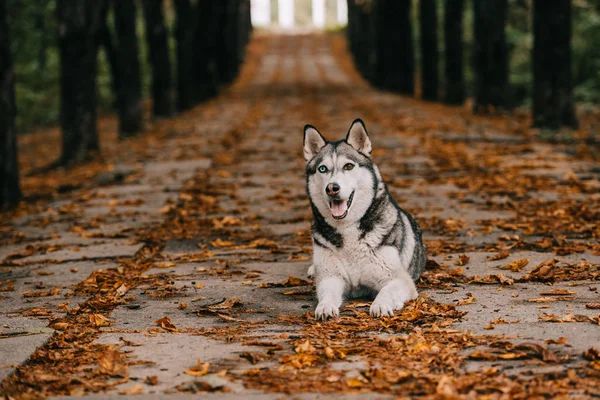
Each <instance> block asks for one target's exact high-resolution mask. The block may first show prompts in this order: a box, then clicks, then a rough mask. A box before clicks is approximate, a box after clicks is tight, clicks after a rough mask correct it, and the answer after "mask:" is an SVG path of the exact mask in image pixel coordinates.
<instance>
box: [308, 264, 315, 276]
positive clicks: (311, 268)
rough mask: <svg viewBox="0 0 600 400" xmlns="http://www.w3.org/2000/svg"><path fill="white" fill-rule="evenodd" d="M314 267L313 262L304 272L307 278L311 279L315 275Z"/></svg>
mask: <svg viewBox="0 0 600 400" xmlns="http://www.w3.org/2000/svg"><path fill="white" fill-rule="evenodd" d="M315 268H316V267H315V264H313V265H311V266H310V267H308V271H307V272H306V275H308V279H312V278H314V277H315Z"/></svg>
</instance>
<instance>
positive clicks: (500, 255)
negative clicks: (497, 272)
mask: <svg viewBox="0 0 600 400" xmlns="http://www.w3.org/2000/svg"><path fill="white" fill-rule="evenodd" d="M508 256H510V253H509V252H508V251H507V250H504V251H501V252H500V253H498V254H494V255H493V256H489V257H488V258H487V260H488V261H497V260H503V259H505V258H508Z"/></svg>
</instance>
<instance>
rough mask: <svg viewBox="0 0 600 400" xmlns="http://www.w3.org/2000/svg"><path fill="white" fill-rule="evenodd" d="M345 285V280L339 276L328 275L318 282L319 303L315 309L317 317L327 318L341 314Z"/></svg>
mask: <svg viewBox="0 0 600 400" xmlns="http://www.w3.org/2000/svg"><path fill="white" fill-rule="evenodd" d="M344 287H345V283H344V280H343V279H342V278H340V277H338V276H326V277H324V278H322V279H320V280H319V281H318V282H317V299H319V305H317V309H316V310H315V318H316V319H323V320H325V319H327V318H330V317H337V316H339V315H340V306H341V305H342V297H343V296H344Z"/></svg>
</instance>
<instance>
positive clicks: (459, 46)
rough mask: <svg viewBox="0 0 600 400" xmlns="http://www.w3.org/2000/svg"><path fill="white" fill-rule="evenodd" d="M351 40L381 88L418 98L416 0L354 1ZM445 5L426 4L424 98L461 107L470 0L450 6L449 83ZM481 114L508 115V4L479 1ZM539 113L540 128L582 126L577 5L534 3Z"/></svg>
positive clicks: (476, 64)
mask: <svg viewBox="0 0 600 400" xmlns="http://www.w3.org/2000/svg"><path fill="white" fill-rule="evenodd" d="M348 3H349V4H348V5H349V8H348V10H349V11H348V16H349V26H348V39H349V43H350V49H351V52H352V54H353V56H354V58H355V62H356V64H357V66H358V69H359V70H360V71H361V73H362V74H363V76H364V77H365V78H366V79H367V80H369V81H370V82H371V83H372V84H373V85H374V86H376V87H379V88H381V89H385V90H390V91H395V92H398V93H402V94H406V95H410V96H414V94H415V81H414V80H415V78H414V77H415V75H416V73H415V57H414V52H415V50H414V45H413V30H412V29H413V28H412V10H411V5H412V1H411V0H368V1H356V0H349V2H348ZM438 5H439V3H438V1H437V0H419V9H418V22H419V39H420V40H419V48H420V56H421V63H420V66H421V68H420V71H419V75H420V83H421V89H422V98H423V99H424V100H429V101H438V100H441V101H444V102H445V103H447V104H452V105H461V104H463V103H464V101H465V100H466V96H467V88H466V81H465V68H464V63H463V59H464V54H463V45H464V39H463V31H464V27H463V15H464V12H465V6H466V4H465V1H464V0H444V1H443V8H441V9H442V10H443V14H444V15H443V27H442V28H443V29H442V35H443V37H442V39H443V40H442V42H443V49H444V52H443V54H444V71H443V78H444V79H443V81H444V85H441V82H440V71H439V65H440V62H439V58H440V50H439V45H438V43H440V40H439V38H438V36H439V35H440V32H439V29H438V16H437V12H438V10H439V9H440V7H438ZM472 6H473V38H474V46H473V54H472V67H473V73H474V76H475V79H474V88H473V99H474V110H473V111H474V112H477V113H485V112H489V111H491V110H497V109H508V108H510V107H511V105H512V101H511V88H510V83H509V48H508V45H507V39H506V21H507V17H508V13H509V12H510V7H509V1H508V0H473V1H472ZM532 18H533V37H534V45H533V52H532V55H531V57H532V72H533V85H532V91H531V92H532V113H533V114H532V115H533V123H534V126H536V127H549V128H558V127H560V126H568V127H576V126H577V120H576V117H575V107H574V100H573V86H572V79H571V47H570V46H571V1H570V0H533V3H532Z"/></svg>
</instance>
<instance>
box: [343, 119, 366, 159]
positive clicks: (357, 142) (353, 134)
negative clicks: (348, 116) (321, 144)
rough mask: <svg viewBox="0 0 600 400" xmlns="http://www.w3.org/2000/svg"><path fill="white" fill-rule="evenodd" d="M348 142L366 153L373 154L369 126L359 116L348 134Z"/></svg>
mask: <svg viewBox="0 0 600 400" xmlns="http://www.w3.org/2000/svg"><path fill="white" fill-rule="evenodd" d="M346 143H348V144H349V145H350V146H352V147H354V149H356V150H358V151H359V152H361V153H363V154H364V155H366V156H371V150H372V147H371V139H369V134H368V133H367V128H365V124H364V122H363V121H362V119H360V118H357V119H355V120H354V122H352V126H350V130H349V131H348V135H346Z"/></svg>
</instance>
